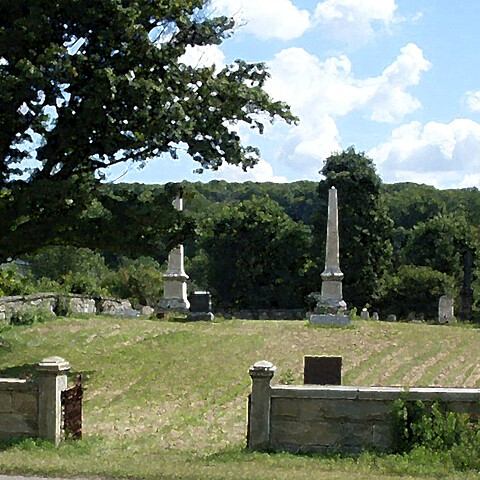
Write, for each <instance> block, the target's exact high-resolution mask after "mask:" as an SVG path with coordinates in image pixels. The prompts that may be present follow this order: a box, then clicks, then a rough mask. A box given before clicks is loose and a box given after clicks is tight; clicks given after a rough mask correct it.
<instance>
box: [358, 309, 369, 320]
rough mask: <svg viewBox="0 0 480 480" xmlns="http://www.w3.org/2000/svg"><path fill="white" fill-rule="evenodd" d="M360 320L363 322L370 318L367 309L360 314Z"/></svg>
mask: <svg viewBox="0 0 480 480" xmlns="http://www.w3.org/2000/svg"><path fill="white" fill-rule="evenodd" d="M360 318H361V319H362V320H368V319H369V318H370V314H369V313H368V310H367V309H366V308H362V312H361V313H360Z"/></svg>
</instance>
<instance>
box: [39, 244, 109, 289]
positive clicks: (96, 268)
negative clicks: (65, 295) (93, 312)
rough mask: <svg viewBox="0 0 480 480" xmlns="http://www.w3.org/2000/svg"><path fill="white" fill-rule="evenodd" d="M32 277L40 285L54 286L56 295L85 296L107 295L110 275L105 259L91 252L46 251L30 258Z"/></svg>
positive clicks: (83, 249) (56, 248) (81, 250)
mask: <svg viewBox="0 0 480 480" xmlns="http://www.w3.org/2000/svg"><path fill="white" fill-rule="evenodd" d="M30 266H31V269H32V273H33V275H34V276H35V278H36V279H38V280H39V281H40V282H41V284H44V285H48V280H50V281H53V282H55V283H56V284H57V285H55V283H54V284H51V285H52V287H55V286H57V288H56V289H55V290H56V291H59V290H60V291H62V292H70V293H78V294H84V295H92V296H101V295H108V294H109V292H108V289H106V288H104V286H103V285H104V283H105V279H106V277H107V275H108V273H109V270H108V267H107V266H106V265H105V260H104V258H103V257H102V256H101V255H100V254H98V253H95V252H93V251H92V250H89V249H88V248H75V247H63V246H52V247H45V248H43V249H41V250H39V251H38V253H36V254H35V255H33V256H32V257H31V258H30Z"/></svg>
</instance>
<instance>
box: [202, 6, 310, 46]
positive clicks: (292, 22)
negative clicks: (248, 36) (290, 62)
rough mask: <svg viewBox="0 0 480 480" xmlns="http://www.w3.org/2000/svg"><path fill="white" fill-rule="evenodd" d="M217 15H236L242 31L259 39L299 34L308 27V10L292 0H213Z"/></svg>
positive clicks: (291, 37) (288, 36)
mask: <svg viewBox="0 0 480 480" xmlns="http://www.w3.org/2000/svg"><path fill="white" fill-rule="evenodd" d="M211 8H212V9H213V10H214V12H215V14H217V15H227V16H229V17H233V18H234V19H235V23H236V24H237V25H239V26H240V27H241V28H242V30H243V31H245V32H248V33H252V34H253V35H255V36H257V37H258V38H260V39H262V40H266V39H268V38H279V39H281V40H291V39H293V38H298V37H300V36H301V35H303V33H304V32H305V31H306V30H307V29H308V28H309V27H310V13H309V12H308V11H307V10H300V9H298V8H297V7H296V6H295V5H294V4H293V3H292V1H291V0H212V2H211Z"/></svg>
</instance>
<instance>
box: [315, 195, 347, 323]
mask: <svg viewBox="0 0 480 480" xmlns="http://www.w3.org/2000/svg"><path fill="white" fill-rule="evenodd" d="M339 244H340V241H339V234H338V200H337V190H336V189H335V187H332V188H331V189H330V190H329V191H328V221H327V241H326V252H325V269H324V271H323V273H322V293H321V298H320V300H319V302H318V303H317V306H316V308H315V310H314V312H315V313H314V314H313V315H312V316H311V317H310V321H311V322H312V323H323V324H340V325H345V324H348V323H350V319H349V318H348V317H347V316H346V315H344V313H345V310H346V309H347V304H346V303H345V302H344V301H343V294H342V280H343V276H344V275H343V273H342V271H341V270H340V247H339Z"/></svg>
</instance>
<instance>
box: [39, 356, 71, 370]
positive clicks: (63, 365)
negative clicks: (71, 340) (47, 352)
mask: <svg viewBox="0 0 480 480" xmlns="http://www.w3.org/2000/svg"><path fill="white" fill-rule="evenodd" d="M36 368H37V370H38V371H39V372H46V373H60V372H66V371H68V370H70V364H69V363H68V362H67V361H66V360H65V359H63V358H61V357H48V358H44V359H43V360H42V361H41V362H40V363H38V364H37V367H36Z"/></svg>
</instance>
